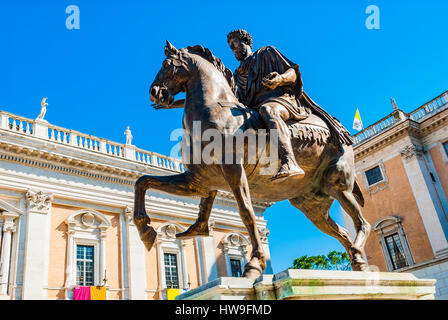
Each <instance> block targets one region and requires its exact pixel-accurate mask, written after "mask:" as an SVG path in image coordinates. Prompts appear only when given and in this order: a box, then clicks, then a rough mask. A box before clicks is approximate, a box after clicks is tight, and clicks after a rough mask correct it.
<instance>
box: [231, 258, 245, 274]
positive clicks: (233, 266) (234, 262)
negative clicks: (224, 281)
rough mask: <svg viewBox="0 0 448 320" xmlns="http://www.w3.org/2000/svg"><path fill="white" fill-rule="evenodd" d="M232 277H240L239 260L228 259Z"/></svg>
mask: <svg viewBox="0 0 448 320" xmlns="http://www.w3.org/2000/svg"><path fill="white" fill-rule="evenodd" d="M230 269H231V272H232V277H241V274H242V273H241V260H236V259H230Z"/></svg>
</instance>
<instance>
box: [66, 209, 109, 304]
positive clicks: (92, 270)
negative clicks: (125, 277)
mask: <svg viewBox="0 0 448 320" xmlns="http://www.w3.org/2000/svg"><path fill="white" fill-rule="evenodd" d="M65 222H66V224H67V269H66V284H65V288H66V298H69V299H72V298H73V289H74V288H75V287H76V286H99V285H103V279H104V278H105V277H106V243H105V238H106V230H107V228H109V227H110V222H109V221H108V220H107V218H106V217H105V216H104V215H103V214H101V213H99V212H97V211H94V210H90V209H85V210H79V211H77V212H75V213H73V214H72V215H70V216H69V217H68V219H67V220H66V221H65Z"/></svg>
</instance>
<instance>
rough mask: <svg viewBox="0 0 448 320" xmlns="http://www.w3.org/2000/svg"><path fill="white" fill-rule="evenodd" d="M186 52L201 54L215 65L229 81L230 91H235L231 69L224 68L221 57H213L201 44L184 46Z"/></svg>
mask: <svg viewBox="0 0 448 320" xmlns="http://www.w3.org/2000/svg"><path fill="white" fill-rule="evenodd" d="M186 50H187V52H188V53H193V54H197V55H199V56H201V57H202V58H204V59H205V60H207V61H208V62H210V63H211V64H213V65H214V66H215V68H216V69H218V71H219V72H221V73H222V74H223V75H224V77H225V78H226V80H227V82H228V83H229V86H230V88H231V89H232V92H233V93H235V91H236V86H235V81H234V79H233V74H232V71H230V70H229V69H227V68H226V66H225V65H224V63H223V62H222V61H221V59H219V58H217V57H215V56H214V55H213V53H212V52H211V51H210V50H209V49H207V48H204V47H203V46H200V45H196V46H192V47H191V46H189V47H187V48H186Z"/></svg>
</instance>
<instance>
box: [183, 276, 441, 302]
mask: <svg viewBox="0 0 448 320" xmlns="http://www.w3.org/2000/svg"><path fill="white" fill-rule="evenodd" d="M435 282H436V280H435V279H418V278H416V277H415V276H414V275H413V274H411V273H395V272H362V271H328V270H299V269H288V270H286V271H283V272H280V273H277V274H274V275H262V276H261V277H259V278H258V279H256V280H249V279H246V278H231V277H223V278H218V279H215V280H213V281H211V282H209V283H207V284H204V285H202V286H200V287H197V288H195V289H193V290H190V291H187V292H184V293H182V294H181V295H178V296H177V297H176V300H319V299H320V300H378V299H380V300H433V299H434V293H435V286H434V284H435Z"/></svg>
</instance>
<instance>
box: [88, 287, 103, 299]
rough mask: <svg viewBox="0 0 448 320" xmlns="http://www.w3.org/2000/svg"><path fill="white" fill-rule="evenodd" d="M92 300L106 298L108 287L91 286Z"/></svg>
mask: <svg viewBox="0 0 448 320" xmlns="http://www.w3.org/2000/svg"><path fill="white" fill-rule="evenodd" d="M90 300H106V287H96V286H91V287H90Z"/></svg>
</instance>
